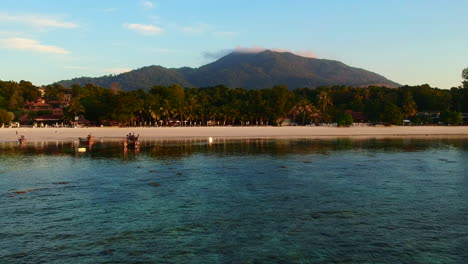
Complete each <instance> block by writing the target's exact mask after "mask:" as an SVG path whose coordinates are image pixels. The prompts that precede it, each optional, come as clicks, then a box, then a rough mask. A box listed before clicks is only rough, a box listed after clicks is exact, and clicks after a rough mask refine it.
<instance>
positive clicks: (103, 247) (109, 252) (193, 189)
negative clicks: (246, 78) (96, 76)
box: [0, 138, 468, 263]
mask: <svg viewBox="0 0 468 264" xmlns="http://www.w3.org/2000/svg"><path fill="white" fill-rule="evenodd" d="M80 147H84V148H86V152H84V153H80V152H78V151H77V145H76V143H75V142H69V141H50V142H29V143H28V144H26V145H24V146H19V145H18V144H17V143H16V142H15V143H12V142H2V143H0V212H1V214H0V260H1V263H467V262H468V253H467V252H468V251H467V250H466V249H467V247H466V245H467V244H468V228H466V223H468V174H467V173H466V171H467V169H468V140H466V139H450V138H437V139H411V138H392V139H382V138H379V139H374V138H364V139H349V138H335V139H307V138H305V139H238V140H228V139H223V138H214V140H213V142H212V143H209V141H208V140H207V139H206V138H199V139H185V140H177V141H176V140H167V139H166V140H165V139H160V140H147V141H142V144H141V148H140V150H139V151H135V150H132V149H127V150H126V151H124V150H123V148H122V146H121V144H120V143H119V142H115V141H114V142H112V141H109V142H107V141H102V142H101V141H98V142H96V143H95V144H93V146H92V147H91V149H90V148H89V146H86V145H85V146H80Z"/></svg>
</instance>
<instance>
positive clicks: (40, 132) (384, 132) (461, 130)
mask: <svg viewBox="0 0 468 264" xmlns="http://www.w3.org/2000/svg"><path fill="white" fill-rule="evenodd" d="M128 133H135V135H140V139H160V138H170V139H178V138H205V137H213V138H282V137H285V138H286V137H287V138H306V137H428V136H431V137H445V136H449V137H460V138H468V126H452V127H451V126H390V127H383V126H382V127H379V126H377V127H367V126H363V127H361V126H357V127H299V126H297V127H125V128H118V127H85V128H51V127H49V128H29V127H19V128H0V141H2V142H11V141H17V140H18V138H19V137H20V135H24V136H25V137H26V139H27V140H28V141H29V142H31V141H56V140H77V139H78V138H79V137H86V136H87V135H88V134H92V135H93V136H94V137H95V139H96V140H120V139H123V138H124V137H125V136H126V135H127V134H128Z"/></svg>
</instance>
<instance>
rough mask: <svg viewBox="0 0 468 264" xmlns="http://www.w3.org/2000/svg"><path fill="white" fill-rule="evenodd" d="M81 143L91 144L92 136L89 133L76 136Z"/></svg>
mask: <svg viewBox="0 0 468 264" xmlns="http://www.w3.org/2000/svg"><path fill="white" fill-rule="evenodd" d="M78 139H79V141H80V143H81V144H93V142H94V137H93V136H92V135H91V134H89V135H88V136H87V137H85V138H84V137H80V138H78Z"/></svg>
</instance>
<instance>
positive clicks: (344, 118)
mask: <svg viewBox="0 0 468 264" xmlns="http://www.w3.org/2000/svg"><path fill="white" fill-rule="evenodd" d="M353 122H354V120H353V117H352V116H351V115H350V114H347V113H344V114H341V115H339V116H338V117H337V119H336V123H337V124H338V126H349V125H351V124H352V123H353Z"/></svg>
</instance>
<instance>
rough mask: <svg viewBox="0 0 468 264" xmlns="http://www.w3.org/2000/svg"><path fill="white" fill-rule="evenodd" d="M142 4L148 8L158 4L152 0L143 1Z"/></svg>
mask: <svg viewBox="0 0 468 264" xmlns="http://www.w3.org/2000/svg"><path fill="white" fill-rule="evenodd" d="M141 6H143V8H146V9H151V8H154V7H156V4H155V3H153V2H151V1H141Z"/></svg>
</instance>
